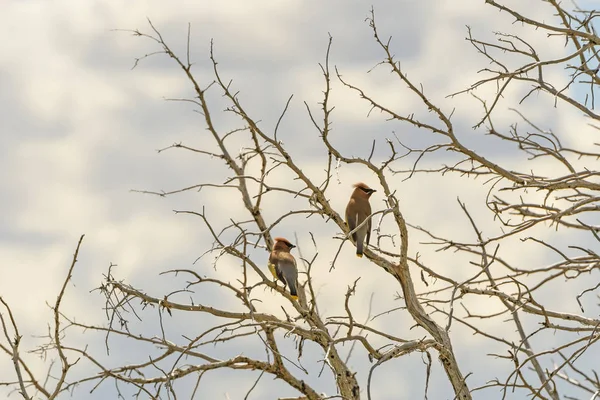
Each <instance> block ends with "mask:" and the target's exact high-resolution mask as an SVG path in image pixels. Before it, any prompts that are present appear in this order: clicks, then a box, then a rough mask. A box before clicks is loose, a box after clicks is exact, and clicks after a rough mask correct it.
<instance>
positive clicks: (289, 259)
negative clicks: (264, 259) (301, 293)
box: [278, 254, 298, 297]
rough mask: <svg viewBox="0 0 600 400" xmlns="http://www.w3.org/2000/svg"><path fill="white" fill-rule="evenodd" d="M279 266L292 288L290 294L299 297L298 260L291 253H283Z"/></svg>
mask: <svg viewBox="0 0 600 400" xmlns="http://www.w3.org/2000/svg"><path fill="white" fill-rule="evenodd" d="M278 266H279V271H280V272H281V275H282V277H283V279H284V282H285V283H286V284H287V286H288V288H289V289H290V294H291V295H292V296H293V297H297V296H298V291H297V288H296V282H297V281H298V269H297V268H296V260H295V259H294V257H293V256H292V255H291V254H282V257H281V260H280V261H279V265H278Z"/></svg>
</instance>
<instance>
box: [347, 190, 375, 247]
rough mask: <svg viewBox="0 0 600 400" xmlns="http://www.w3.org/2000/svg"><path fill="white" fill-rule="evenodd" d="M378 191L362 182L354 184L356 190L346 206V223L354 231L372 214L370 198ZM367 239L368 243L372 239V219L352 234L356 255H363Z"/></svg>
mask: <svg viewBox="0 0 600 400" xmlns="http://www.w3.org/2000/svg"><path fill="white" fill-rule="evenodd" d="M374 192H376V190H375V189H371V188H370V187H368V186H367V185H365V184H364V183H362V182H359V183H355V184H354V191H353V192H352V195H351V196H350V201H349V202H348V205H347V206H346V223H347V224H348V229H350V232H352V231H353V230H354V229H356V227H357V226H359V225H360V224H362V223H363V221H364V220H365V219H366V218H367V217H368V216H369V215H371V204H369V198H370V197H371V195H372V194H373V193H374ZM365 237H366V239H367V245H368V244H369V240H370V239H371V219H369V220H368V221H367V222H366V223H365V224H364V225H363V226H362V227H361V228H360V229H358V230H357V231H356V232H354V233H353V234H352V241H353V242H354V243H355V244H356V255H357V256H358V257H362V256H363V243H364V241H365Z"/></svg>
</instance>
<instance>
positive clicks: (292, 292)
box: [288, 281, 298, 300]
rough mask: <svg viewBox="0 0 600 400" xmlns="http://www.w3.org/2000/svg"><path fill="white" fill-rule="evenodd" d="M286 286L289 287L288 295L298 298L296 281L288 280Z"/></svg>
mask: <svg viewBox="0 0 600 400" xmlns="http://www.w3.org/2000/svg"><path fill="white" fill-rule="evenodd" d="M288 286H289V288H290V296H292V299H294V300H298V290H297V288H296V282H295V281H293V282H288Z"/></svg>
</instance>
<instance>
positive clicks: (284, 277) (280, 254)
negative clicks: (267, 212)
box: [269, 237, 298, 300]
mask: <svg viewBox="0 0 600 400" xmlns="http://www.w3.org/2000/svg"><path fill="white" fill-rule="evenodd" d="M294 247H296V246H294V245H293V244H291V243H290V242H289V241H288V240H287V239H284V238H280V237H278V238H275V244H274V245H273V251H272V252H271V255H270V256H269V269H270V270H271V273H273V271H275V273H274V274H273V275H276V276H277V279H279V280H280V281H282V282H283V285H284V287H285V286H286V285H287V286H288V287H289V288H290V295H291V296H292V298H293V299H294V300H296V299H298V291H297V282H298V269H297V267H296V259H295V258H294V256H293V255H291V254H290V250H292V249H293V248H294Z"/></svg>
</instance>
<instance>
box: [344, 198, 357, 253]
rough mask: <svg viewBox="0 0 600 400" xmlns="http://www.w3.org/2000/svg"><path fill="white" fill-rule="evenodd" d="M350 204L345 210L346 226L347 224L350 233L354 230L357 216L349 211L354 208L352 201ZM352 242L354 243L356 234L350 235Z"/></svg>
mask: <svg viewBox="0 0 600 400" xmlns="http://www.w3.org/2000/svg"><path fill="white" fill-rule="evenodd" d="M350 202H351V203H349V204H348V207H347V208H346V224H348V230H349V231H350V232H352V231H353V230H354V229H356V219H357V217H358V214H357V213H354V212H352V211H351V209H352V208H354V207H352V202H353V200H350ZM352 240H354V243H356V232H354V233H353V234H352Z"/></svg>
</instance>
